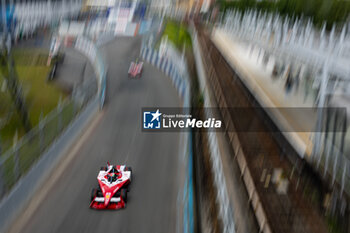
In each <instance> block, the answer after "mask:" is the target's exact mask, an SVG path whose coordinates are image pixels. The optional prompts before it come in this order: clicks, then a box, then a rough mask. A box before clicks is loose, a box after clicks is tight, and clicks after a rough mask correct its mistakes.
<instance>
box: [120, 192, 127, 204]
mask: <svg viewBox="0 0 350 233" xmlns="http://www.w3.org/2000/svg"><path fill="white" fill-rule="evenodd" d="M120 197H121V198H122V199H123V201H124V202H125V203H127V201H128V192H127V190H126V189H122V191H121V195H120Z"/></svg>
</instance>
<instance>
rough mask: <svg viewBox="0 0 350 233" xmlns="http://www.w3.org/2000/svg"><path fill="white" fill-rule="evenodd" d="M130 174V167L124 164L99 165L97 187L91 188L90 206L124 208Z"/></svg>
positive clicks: (95, 207)
mask: <svg viewBox="0 0 350 233" xmlns="http://www.w3.org/2000/svg"><path fill="white" fill-rule="evenodd" d="M131 174H132V169H131V167H126V166H125V165H116V166H113V165H111V164H109V163H107V167H101V169H100V172H99V173H98V176H97V181H98V188H93V189H92V193H91V203H90V208H93V209H121V208H125V206H126V202H127V192H128V191H129V188H130V183H131Z"/></svg>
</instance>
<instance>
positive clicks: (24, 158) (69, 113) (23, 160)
mask: <svg viewBox="0 0 350 233" xmlns="http://www.w3.org/2000/svg"><path fill="white" fill-rule="evenodd" d="M74 48H75V49H76V50H78V51H80V52H81V53H83V54H84V55H85V56H86V57H87V58H88V59H89V61H90V63H91V65H92V66H93V69H94V72H95V74H96V77H97V82H96V80H92V81H91V82H88V83H83V84H82V85H80V86H77V87H75V88H74V89H73V92H72V94H71V96H70V97H69V98H67V99H65V100H63V101H60V102H59V104H58V106H57V107H56V108H55V109H54V110H52V111H51V112H50V113H49V114H48V115H47V116H45V117H43V118H42V119H40V122H39V124H38V125H37V126H36V127H35V128H33V129H32V130H31V131H30V132H29V133H27V134H26V135H24V136H23V137H22V138H20V139H19V140H18V141H15V142H14V145H13V146H12V147H11V148H10V149H9V150H8V151H6V152H5V153H4V154H2V155H1V156H0V198H2V197H3V196H4V195H5V194H7V193H8V192H9V191H10V190H11V188H12V187H13V186H14V185H15V184H16V182H17V181H18V180H19V179H20V178H21V177H22V176H23V175H24V174H26V173H27V172H28V171H29V170H30V168H31V167H32V165H33V164H35V162H36V161H37V160H38V159H39V158H40V156H41V155H42V154H43V153H44V152H45V151H46V150H47V149H49V148H50V145H51V144H52V143H53V142H54V141H55V140H56V139H57V138H59V136H60V135H61V134H62V133H63V132H64V131H65V129H66V128H67V126H69V125H70V124H71V123H72V122H73V121H74V119H75V118H76V117H77V116H78V115H79V114H80V113H81V112H82V111H83V110H84V109H85V108H86V106H87V105H88V104H89V103H90V102H92V103H96V101H91V100H93V99H95V97H97V98H99V101H98V102H99V105H100V108H102V107H103V105H104V100H105V90H106V67H105V65H104V64H105V63H104V60H103V59H102V56H101V55H100V52H99V51H98V49H97V47H96V45H95V44H94V43H93V42H92V41H90V40H89V39H87V38H84V37H78V38H77V40H76V41H75V45H74ZM96 83H97V84H96Z"/></svg>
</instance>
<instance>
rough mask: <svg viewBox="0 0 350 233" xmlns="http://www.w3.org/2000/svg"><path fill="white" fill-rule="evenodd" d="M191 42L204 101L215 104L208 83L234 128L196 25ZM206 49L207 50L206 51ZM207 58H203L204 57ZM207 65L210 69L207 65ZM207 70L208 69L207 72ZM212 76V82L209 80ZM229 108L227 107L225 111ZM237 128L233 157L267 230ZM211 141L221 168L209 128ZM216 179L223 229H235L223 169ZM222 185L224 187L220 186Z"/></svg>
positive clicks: (267, 231)
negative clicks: (199, 39)
mask: <svg viewBox="0 0 350 233" xmlns="http://www.w3.org/2000/svg"><path fill="white" fill-rule="evenodd" d="M191 33H192V44H193V51H194V54H195V60H196V67H197V70H198V74H199V81H200V87H201V90H203V93H204V97H205V98H204V105H205V107H212V106H215V105H214V104H213V103H212V102H211V100H210V94H209V90H208V85H211V86H212V88H213V93H214V97H216V100H217V102H218V105H219V107H220V108H221V109H223V110H222V112H221V114H222V116H223V119H224V121H225V124H227V128H234V127H233V125H232V123H231V118H230V115H229V114H228V112H227V104H226V101H225V98H224V96H223V93H222V90H221V89H220V86H219V83H218V81H217V79H216V78H215V76H216V75H217V74H216V73H215V71H214V69H213V67H212V65H211V63H210V62H208V61H207V60H206V59H205V58H206V57H205V56H203V57H202V55H201V54H205V53H206V52H208V51H207V50H206V48H204V47H203V48H201V47H200V43H199V41H198V36H197V32H196V30H195V27H194V26H193V25H192V32H191ZM203 50H204V52H203ZM202 58H204V59H202ZM204 67H206V68H207V69H205V68H204ZM206 72H207V73H206ZM207 79H208V80H210V83H209V82H208V81H207ZM225 110H226V111H225ZM234 132H235V131H234V130H233V131H232V132H227V134H228V136H229V139H230V143H231V146H232V148H233V151H234V158H235V159H236V160H237V163H238V166H239V168H240V171H241V176H242V178H243V181H244V184H245V187H246V189H247V191H248V195H249V200H250V202H251V206H252V208H253V210H254V214H255V217H256V219H257V222H258V224H259V227H260V232H264V233H271V232H272V230H271V227H270V225H269V222H268V220H267V216H266V213H265V211H264V209H263V206H262V203H261V200H260V198H259V195H258V192H257V191H256V187H255V185H254V181H253V178H252V176H251V174H250V171H249V169H248V167H247V161H246V159H245V156H244V153H243V150H242V149H241V145H240V142H239V139H238V136H237V134H236V133H234ZM208 137H209V143H210V145H209V146H210V151H211V156H212V161H213V167H214V169H215V171H216V172H217V171H222V163H221V159H220V151H219V149H218V143H217V137H216V135H215V133H214V132H210V133H209V135H208ZM215 175H216V176H215V182H216V186H217V188H218V190H217V192H218V193H217V197H218V202H219V204H220V215H221V218H222V220H223V224H224V232H235V225H234V222H233V216H234V213H233V211H232V210H231V208H230V207H229V202H228V196H227V191H226V185H225V180H224V177H223V173H222V172H218V174H215ZM221 188H222V190H220V189H221Z"/></svg>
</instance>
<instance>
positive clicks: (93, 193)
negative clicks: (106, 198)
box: [91, 188, 98, 201]
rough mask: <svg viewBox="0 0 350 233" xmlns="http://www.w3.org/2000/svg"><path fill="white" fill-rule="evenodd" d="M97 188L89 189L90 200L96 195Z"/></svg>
mask: <svg viewBox="0 0 350 233" xmlns="http://www.w3.org/2000/svg"><path fill="white" fill-rule="evenodd" d="M97 193H98V190H97V189H95V188H93V189H92V191H91V201H93V200H94V198H95V197H96V196H97Z"/></svg>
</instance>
